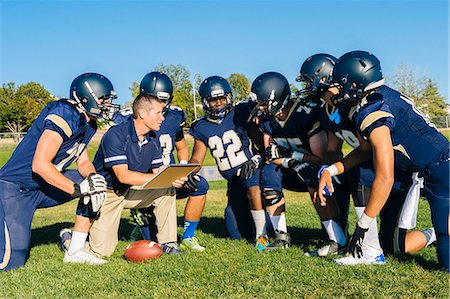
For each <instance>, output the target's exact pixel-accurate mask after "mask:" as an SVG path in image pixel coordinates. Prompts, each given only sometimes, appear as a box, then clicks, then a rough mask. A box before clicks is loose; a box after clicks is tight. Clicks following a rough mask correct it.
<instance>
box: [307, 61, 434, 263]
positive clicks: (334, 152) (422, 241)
mask: <svg viewBox="0 0 450 299" xmlns="http://www.w3.org/2000/svg"><path fill="white" fill-rule="evenodd" d="M336 60H337V59H335V58H334V57H333V56H330V55H328V54H316V55H313V56H311V57H309V58H308V59H307V60H306V61H305V62H304V63H303V65H302V68H301V70H300V75H299V79H301V81H304V83H305V86H306V88H305V89H304V90H303V91H302V93H303V94H304V96H303V99H304V101H316V102H317V101H322V102H324V105H323V109H322V111H321V114H320V118H319V120H320V122H321V124H322V125H323V126H324V127H325V129H326V130H327V131H328V138H327V139H328V143H327V155H326V160H325V162H326V163H327V164H331V163H333V162H336V161H338V160H339V159H340V158H342V156H343V155H342V151H341V148H342V144H343V141H344V140H345V141H346V142H347V143H348V144H349V145H350V146H352V147H354V148H356V147H358V146H359V144H360V143H359V140H358V138H357V137H356V136H357V133H356V128H355V126H354V125H353V124H352V123H351V122H350V120H349V119H348V110H349V109H348V107H340V108H339V109H338V108H337V107H336V106H335V105H334V103H333V102H332V101H331V96H332V94H331V92H329V91H328V88H329V86H330V83H331V74H332V70H333V67H334V64H335V62H336ZM395 177H396V183H395V184H394V188H393V190H392V192H391V195H390V197H389V201H388V204H387V205H386V207H385V208H384V209H383V210H382V211H381V214H380V216H381V217H380V218H381V231H380V233H381V243H382V248H383V249H384V252H387V253H394V252H395V253H405V252H416V251H419V250H420V249H422V248H423V247H425V246H428V245H429V244H431V243H432V242H433V241H434V240H435V236H434V230H433V229H432V228H431V229H427V230H424V231H422V232H418V231H410V232H408V233H406V228H413V227H414V226H411V224H409V222H408V221H404V222H408V224H407V223H404V225H408V226H407V227H404V228H399V225H397V221H398V219H399V216H400V213H401V211H402V207H403V210H409V208H410V207H411V205H409V204H403V203H404V200H405V198H413V197H411V196H407V194H411V193H414V192H416V193H417V192H418V191H419V192H420V190H418V189H417V187H419V184H418V180H417V179H416V180H414V182H415V184H414V185H413V186H414V188H411V191H410V190H409V189H408V188H409V187H410V185H411V174H410V173H405V172H400V171H397V172H396V176H395ZM339 178H340V183H339V184H336V183H335V190H334V193H333V195H334V198H336V199H337V203H338V205H339V210H340V211H344V212H345V210H346V209H347V211H348V199H349V194H350V193H351V194H352V196H353V198H354V204H355V210H356V215H357V217H358V218H359V217H360V216H361V215H362V213H363V212H364V209H365V203H366V202H367V199H368V194H369V193H370V186H371V185H372V181H373V178H374V173H373V169H372V162H371V161H370V162H369V163H367V162H366V164H365V167H358V168H355V169H353V170H352V171H350V172H347V173H345V174H342V175H340V176H339ZM419 189H420V188H419ZM341 194H343V195H344V197H342V196H341ZM415 199H417V200H418V193H417V196H416V197H415ZM342 203H344V204H345V205H343V204H342ZM416 203H417V202H416ZM413 206H414V205H413ZM416 211H417V206H415V211H414V212H416ZM414 212H413V213H414ZM402 215H404V217H402V218H400V222H402V219H405V220H406V218H405V217H406V216H407V215H408V216H410V215H411V213H402ZM346 216H347V215H344V216H343V217H345V218H344V219H343V220H342V223H346ZM341 219H342V218H341ZM400 226H402V224H401V223H400ZM341 227H342V228H343V229H344V226H342V225H341ZM377 231H378V230H377V226H376V220H375V221H374V224H372V226H371V227H370V228H369V230H368V232H367V234H366V236H367V237H366V240H365V243H366V244H367V246H370V247H372V248H379V246H380V244H379V241H378V234H377ZM426 236H429V238H428V240H427V238H426ZM325 248H326V247H325ZM329 248H330V249H331V248H337V246H336V245H335V244H334V243H332V244H331V246H330V247H329ZM320 251H321V250H320V249H319V251H318V252H319V253H320ZM329 252H330V253H331V252H333V250H331V251H329ZM378 252H379V250H378ZM319 255H320V254H319ZM366 256H368V254H367V255H366ZM364 260H366V259H364ZM379 260H381V258H380V259H379Z"/></svg>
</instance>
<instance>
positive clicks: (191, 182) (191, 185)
mask: <svg viewBox="0 0 450 299" xmlns="http://www.w3.org/2000/svg"><path fill="white" fill-rule="evenodd" d="M187 179H188V180H187V181H186V182H185V183H184V185H183V187H184V188H186V189H187V190H188V191H190V192H195V191H197V190H198V186H197V183H198V182H200V178H199V177H198V175H196V174H195V173H194V172H191V173H190V174H189V175H188V176H187Z"/></svg>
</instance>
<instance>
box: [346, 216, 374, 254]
mask: <svg viewBox="0 0 450 299" xmlns="http://www.w3.org/2000/svg"><path fill="white" fill-rule="evenodd" d="M368 230H369V229H368V228H361V227H360V226H359V225H358V224H356V228H355V232H354V233H353V236H352V238H351V239H350V242H349V244H348V252H350V253H351V254H352V255H353V257H358V258H361V257H362V256H363V251H362V244H363V241H364V236H365V234H366V232H367V231H368Z"/></svg>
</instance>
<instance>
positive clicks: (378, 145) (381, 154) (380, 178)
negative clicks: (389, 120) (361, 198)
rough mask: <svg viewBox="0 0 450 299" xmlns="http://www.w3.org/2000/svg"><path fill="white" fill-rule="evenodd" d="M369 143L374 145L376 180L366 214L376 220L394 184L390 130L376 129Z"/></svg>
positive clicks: (371, 134)
mask: <svg viewBox="0 0 450 299" xmlns="http://www.w3.org/2000/svg"><path fill="white" fill-rule="evenodd" d="M369 142H370V144H371V145H372V152H373V164H374V168H375V179H374V180H373V184H372V189H371V192H370V197H369V202H368V203H367V206H366V209H365V211H364V213H365V214H366V215H367V216H369V217H371V218H375V217H376V216H377V215H378V214H379V213H380V211H381V209H382V208H383V206H384V204H385V203H386V201H387V199H388V197H389V194H390V193H391V189H392V185H393V184H394V149H393V146H392V139H391V133H390V130H389V128H388V127H387V126H380V127H378V128H376V129H374V130H373V131H372V132H371V133H370V135H369Z"/></svg>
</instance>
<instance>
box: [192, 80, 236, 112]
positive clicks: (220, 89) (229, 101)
mask: <svg viewBox="0 0 450 299" xmlns="http://www.w3.org/2000/svg"><path fill="white" fill-rule="evenodd" d="M198 92H199V94H200V97H201V99H202V105H203V111H204V112H205V116H206V117H207V118H208V119H211V120H221V119H223V118H224V117H225V116H226V115H227V114H228V112H230V110H231V109H232V108H233V93H232V91H231V86H230V84H229V83H228V81H227V80H226V79H225V78H222V77H219V76H212V77H208V78H206V79H205V80H203V82H202V83H201V84H200V87H199V90H198ZM219 98H224V99H226V103H225V105H221V106H216V105H214V106H213V107H211V103H210V102H212V101H215V100H217V99H219Z"/></svg>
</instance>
